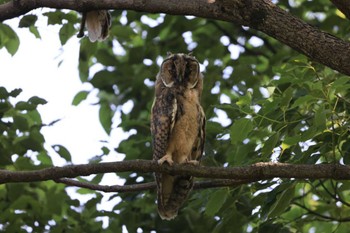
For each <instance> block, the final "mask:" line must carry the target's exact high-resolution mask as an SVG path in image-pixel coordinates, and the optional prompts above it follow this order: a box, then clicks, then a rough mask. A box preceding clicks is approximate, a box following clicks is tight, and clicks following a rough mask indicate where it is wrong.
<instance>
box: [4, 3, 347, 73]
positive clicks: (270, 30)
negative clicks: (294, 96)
mask: <svg viewBox="0 0 350 233" xmlns="http://www.w3.org/2000/svg"><path fill="white" fill-rule="evenodd" d="M335 2H338V1H335ZM40 7H49V8H56V9H71V10H76V11H81V12H83V11H88V10H93V9H119V10H121V9H124V10H134V11H142V12H148V13H167V14H172V15H194V16H197V17H203V18H210V19H216V20H223V21H228V22H234V23H236V24H239V25H246V26H249V27H251V28H254V29H257V30H259V31H262V32H264V33H266V34H267V35H269V36H271V37H273V38H275V39H277V40H279V41H280V42H282V43H284V44H286V45H288V46H290V47H292V48H293V49H295V50H297V51H299V52H301V53H303V54H305V55H307V56H308V57H310V58H311V59H313V60H315V61H318V62H320V63H322V64H324V65H326V66H329V67H331V68H333V69H335V70H338V71H340V72H342V73H344V74H347V75H350V53H349V52H348V51H350V43H349V42H346V41H344V40H341V39H339V38H337V37H334V36H332V35H330V34H328V33H325V32H322V31H320V30H319V29H317V28H315V27H313V26H311V25H309V24H307V23H306V22H304V21H302V20H300V19H298V18H296V17H294V16H293V15H291V14H290V13H288V12H286V11H284V10H282V9H281V8H279V7H278V6H276V5H274V4H273V3H272V2H271V1H270V0H254V1H253V0H217V1H215V2H214V3H208V1H207V0H192V1H188V0H167V1H164V0H147V1H144V0H121V1H115V0H100V1H96V0H81V1H76V0H56V1H52V0H14V1H11V2H9V3H5V4H2V5H0V21H3V20H5V19H10V18H14V17H18V16H20V15H22V14H24V13H26V12H28V11H30V10H32V9H36V8H40Z"/></svg>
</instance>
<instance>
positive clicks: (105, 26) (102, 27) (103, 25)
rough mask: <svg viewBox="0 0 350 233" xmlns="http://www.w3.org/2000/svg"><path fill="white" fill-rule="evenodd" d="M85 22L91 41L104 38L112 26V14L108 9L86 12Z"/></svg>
mask: <svg viewBox="0 0 350 233" xmlns="http://www.w3.org/2000/svg"><path fill="white" fill-rule="evenodd" d="M85 24H86V28H87V30H88V36H89V39H90V41H91V42H95V41H96V40H99V41H101V40H104V39H106V38H107V36H108V32H109V27H110V26H111V15H110V14H109V12H108V11H107V10H98V11H89V12H86V21H85Z"/></svg>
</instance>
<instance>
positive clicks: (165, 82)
mask: <svg viewBox="0 0 350 233" xmlns="http://www.w3.org/2000/svg"><path fill="white" fill-rule="evenodd" d="M202 89H203V76H202V74H201V73H200V71H199V63H198V61H197V60H196V59H195V58H194V57H193V56H192V55H187V54H182V53H180V54H170V55H169V56H168V57H167V58H166V59H165V60H164V61H163V63H162V65H161V68H160V72H159V73H158V75H157V80H156V84H155V99H154V102H153V106H152V113H151V132H152V139H153V159H154V160H157V161H158V163H159V164H163V163H164V162H167V163H168V164H170V165H172V164H173V163H176V164H181V163H192V164H196V165H198V164H199V161H200V158H201V156H202V154H203V148H204V140H205V129H204V128H205V115H204V112H203V109H202V107H201V105H200V97H201V94H202ZM155 177H156V183H157V203H158V212H159V215H160V217H161V218H162V219H166V220H171V219H173V218H175V217H176V215H177V212H178V210H179V208H180V207H181V206H182V204H183V203H184V201H185V200H186V198H187V196H188V193H189V192H190V190H191V189H192V186H193V177H190V176H171V175H168V174H163V173H156V174H155Z"/></svg>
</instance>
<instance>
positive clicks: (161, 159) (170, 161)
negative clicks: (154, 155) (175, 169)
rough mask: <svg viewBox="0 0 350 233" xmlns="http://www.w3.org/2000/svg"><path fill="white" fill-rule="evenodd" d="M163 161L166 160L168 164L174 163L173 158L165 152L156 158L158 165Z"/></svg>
mask: <svg viewBox="0 0 350 233" xmlns="http://www.w3.org/2000/svg"><path fill="white" fill-rule="evenodd" d="M164 162H167V163H168V164H169V165H170V166H172V165H173V164H174V161H173V158H172V156H171V155H170V154H166V155H164V156H163V157H162V158H160V159H158V164H159V165H162V164H163V163H164Z"/></svg>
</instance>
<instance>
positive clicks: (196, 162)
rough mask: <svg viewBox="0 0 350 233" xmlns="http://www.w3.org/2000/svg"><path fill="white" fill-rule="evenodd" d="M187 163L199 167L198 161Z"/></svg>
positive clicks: (188, 161)
mask: <svg viewBox="0 0 350 233" xmlns="http://www.w3.org/2000/svg"><path fill="white" fill-rule="evenodd" d="M185 163H187V164H191V165H194V166H199V161H198V160H187V161H186V162H185Z"/></svg>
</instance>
